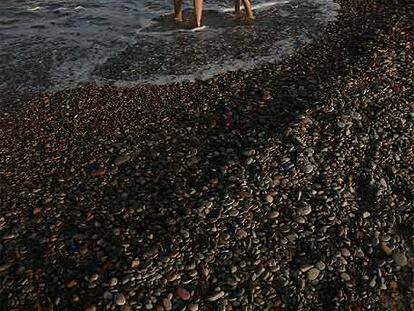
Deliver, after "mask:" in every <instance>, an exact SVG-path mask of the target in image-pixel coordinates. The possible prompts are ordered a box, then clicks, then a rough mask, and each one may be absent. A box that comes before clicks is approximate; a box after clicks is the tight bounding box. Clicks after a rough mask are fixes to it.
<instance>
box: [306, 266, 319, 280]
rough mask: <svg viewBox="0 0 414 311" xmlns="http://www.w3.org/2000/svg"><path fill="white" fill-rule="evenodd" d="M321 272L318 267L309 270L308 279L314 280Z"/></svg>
mask: <svg viewBox="0 0 414 311" xmlns="http://www.w3.org/2000/svg"><path fill="white" fill-rule="evenodd" d="M319 273H320V271H319V270H318V269H316V268H312V269H310V270H309V271H308V272H306V279H307V280H308V281H310V282H312V281H314V280H316V279H317V278H318V276H319Z"/></svg>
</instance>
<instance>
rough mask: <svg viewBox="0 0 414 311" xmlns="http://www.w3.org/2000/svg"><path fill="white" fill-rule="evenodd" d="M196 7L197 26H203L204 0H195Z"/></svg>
mask: <svg viewBox="0 0 414 311" xmlns="http://www.w3.org/2000/svg"><path fill="white" fill-rule="evenodd" d="M194 8H195V24H196V27H201V19H202V17H203V0H194Z"/></svg>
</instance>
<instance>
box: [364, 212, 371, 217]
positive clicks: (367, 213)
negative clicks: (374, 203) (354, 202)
mask: <svg viewBox="0 0 414 311" xmlns="http://www.w3.org/2000/svg"><path fill="white" fill-rule="evenodd" d="M369 216H371V213H370V212H363V213H362V217H364V218H368V217H369Z"/></svg>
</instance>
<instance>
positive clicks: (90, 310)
mask: <svg viewBox="0 0 414 311" xmlns="http://www.w3.org/2000/svg"><path fill="white" fill-rule="evenodd" d="M85 311H96V306H95V305H93V306H89V307H86V308H85Z"/></svg>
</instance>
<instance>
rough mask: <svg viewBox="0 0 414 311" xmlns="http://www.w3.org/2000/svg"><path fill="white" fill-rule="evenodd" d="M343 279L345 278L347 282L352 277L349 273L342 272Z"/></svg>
mask: <svg viewBox="0 0 414 311" xmlns="http://www.w3.org/2000/svg"><path fill="white" fill-rule="evenodd" d="M341 279H342V280H344V281H345V282H349V281H350V280H351V277H350V276H349V274H348V273H345V272H343V273H341Z"/></svg>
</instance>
